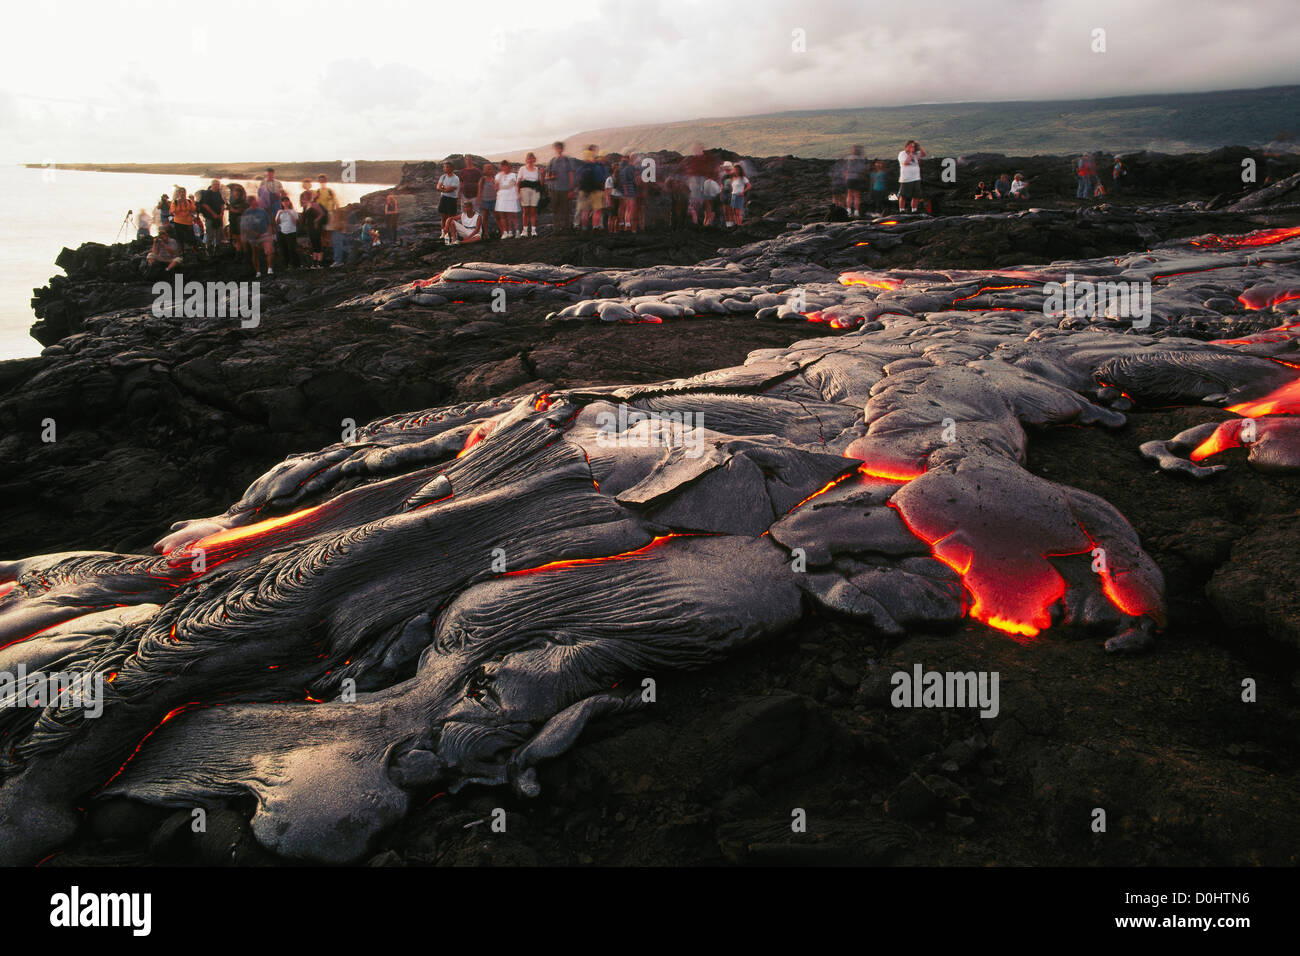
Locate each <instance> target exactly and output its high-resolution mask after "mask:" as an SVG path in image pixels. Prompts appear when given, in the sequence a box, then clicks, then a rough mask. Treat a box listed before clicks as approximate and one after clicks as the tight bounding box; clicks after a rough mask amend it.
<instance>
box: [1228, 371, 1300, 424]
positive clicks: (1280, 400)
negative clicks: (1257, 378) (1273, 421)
mask: <svg viewBox="0 0 1300 956" xmlns="http://www.w3.org/2000/svg"><path fill="white" fill-rule="evenodd" d="M1228 411H1230V412H1234V413H1236V414H1238V415H1242V416H1244V417H1246V418H1256V417H1258V416H1260V415H1300V377H1297V378H1296V379H1295V380H1294V381H1291V382H1288V383H1287V384H1285V385H1283V386H1282V387H1281V388H1277V389H1274V390H1273V391H1271V392H1269V393H1268V394H1267V395H1265V396H1264V397H1263V398H1257V399H1255V400H1254V401H1249V402H1238V403H1237V404H1236V405H1229V406H1228Z"/></svg>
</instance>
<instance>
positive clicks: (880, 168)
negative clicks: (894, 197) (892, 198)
mask: <svg viewBox="0 0 1300 956" xmlns="http://www.w3.org/2000/svg"><path fill="white" fill-rule="evenodd" d="M870 181H871V211H872V212H874V213H875V214H876V215H880V214H881V213H883V212H884V211H885V206H886V204H888V202H889V174H888V173H887V172H886V171H885V164H884V163H883V162H881V161H880V160H876V161H875V163H873V164H872V167H871V177H870Z"/></svg>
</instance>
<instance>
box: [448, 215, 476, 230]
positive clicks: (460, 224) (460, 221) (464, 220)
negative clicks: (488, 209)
mask: <svg viewBox="0 0 1300 956" xmlns="http://www.w3.org/2000/svg"><path fill="white" fill-rule="evenodd" d="M479 219H480V217H479V214H478V213H474V215H472V216H470V215H467V214H465V213H461V214H460V215H459V216H457V217H456V218H455V219H453V220H452V222H454V223H455V224H456V231H457V232H458V233H460V234H461V235H462V236H472V235H473V234H474V230H475V229H477V228H478V224H479Z"/></svg>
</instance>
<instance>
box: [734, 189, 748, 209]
mask: <svg viewBox="0 0 1300 956" xmlns="http://www.w3.org/2000/svg"><path fill="white" fill-rule="evenodd" d="M731 208H732V209H744V208H745V194H744V193H732V194H731Z"/></svg>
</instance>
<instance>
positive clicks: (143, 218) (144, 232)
mask: <svg viewBox="0 0 1300 956" xmlns="http://www.w3.org/2000/svg"><path fill="white" fill-rule="evenodd" d="M151 225H153V220H151V219H150V218H149V213H148V212H146V211H145V210H143V209H141V210H140V211H139V212H137V213H136V214H135V237H136V238H137V239H148V238H149V227H150V226H151Z"/></svg>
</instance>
